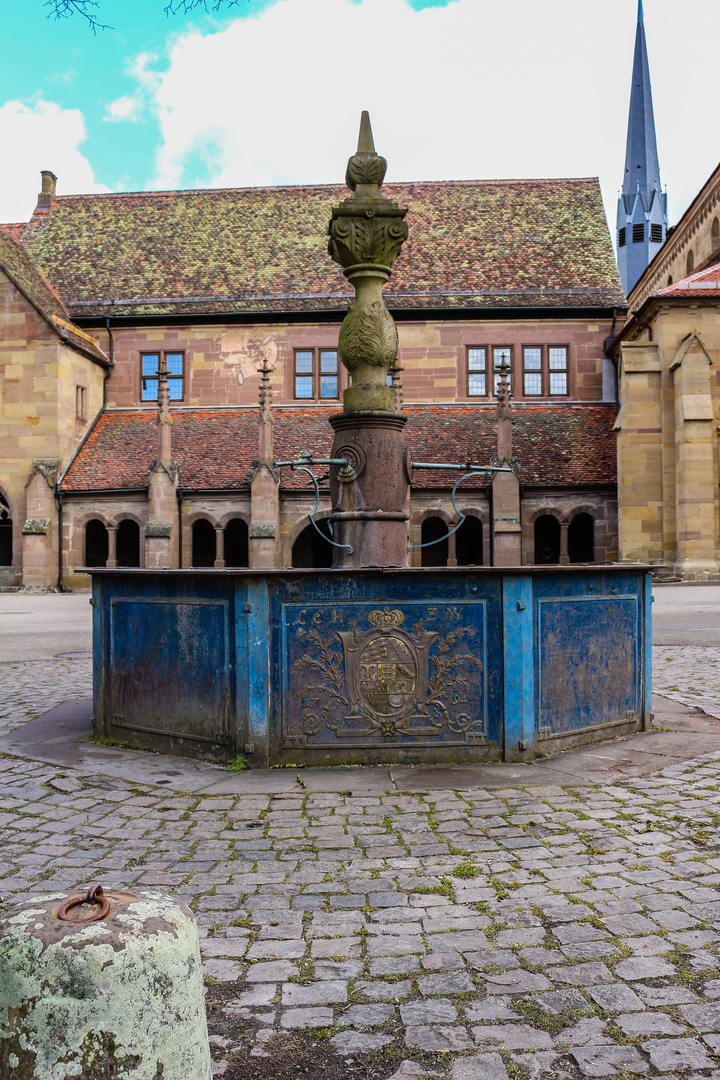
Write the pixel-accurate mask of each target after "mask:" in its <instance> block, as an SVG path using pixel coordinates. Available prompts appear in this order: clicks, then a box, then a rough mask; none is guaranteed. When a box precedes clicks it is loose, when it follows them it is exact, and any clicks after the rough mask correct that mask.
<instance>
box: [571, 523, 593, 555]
mask: <svg viewBox="0 0 720 1080" xmlns="http://www.w3.org/2000/svg"><path fill="white" fill-rule="evenodd" d="M568 557H569V559H570V562H571V563H577V562H594V561H595V521H594V520H593V517H592V515H591V514H576V515H575V517H574V518H573V519H572V521H571V522H570V527H569V528H568Z"/></svg>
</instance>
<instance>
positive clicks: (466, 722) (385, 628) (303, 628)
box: [291, 608, 484, 741]
mask: <svg viewBox="0 0 720 1080" xmlns="http://www.w3.org/2000/svg"><path fill="white" fill-rule="evenodd" d="M436 610H437V609H433V608H430V609H429V611H428V612H427V615H428V616H429V617H430V618H431V619H433V617H434V616H435V615H436ZM447 616H448V621H449V622H451V623H453V624H454V623H455V622H456V620H458V619H459V617H460V611H459V610H458V609H457V608H454V609H448V610H447ZM327 618H328V620H329V622H330V627H328V632H327V633H323V632H322V630H321V629H320V627H321V625H322V624H323V622H324V617H323V613H322V612H319V611H318V612H317V613H315V614H314V615H313V616H312V619H311V622H310V623H305V624H300V625H299V621H298V622H295V624H294V629H295V633H296V634H297V635H298V636H300V637H302V638H303V639H304V654H303V655H302V656H301V657H300V658H299V659H297V660H296V661H295V663H294V664H293V665H292V668H291V673H292V676H295V677H296V678H295V679H293V680H292V685H293V687H294V686H296V685H297V684H298V683H299V686H298V688H297V689H295V691H294V695H293V696H294V698H295V700H296V701H297V702H298V704H299V706H300V716H299V717H298V716H297V714H296V721H299V723H297V722H296V724H295V725H293V726H294V727H295V730H296V731H298V734H299V730H298V729H301V730H302V733H303V734H304V735H305V736H306V737H309V738H311V739H312V737H314V736H317V735H318V734H319V733H320V732H321V731H322V729H326V730H327V731H329V732H332V733H333V734H334V736H335V737H336V738H343V737H359V736H364V737H368V736H375V737H377V736H380V737H381V739H382V738H385V739H387V738H391V737H393V736H422V737H427V736H441V735H442V733H443V732H451V733H453V734H455V735H460V736H463V737H468V736H471V737H472V738H473V741H477V740H478V738H480V739H483V738H484V730H483V715H482V713H483V710H482V707H481V702H482V692H481V691H480V686H481V682H482V678H483V663H482V660H481V659H480V657H479V656H478V655H475V653H474V652H473V650H472V647H471V642H472V639H473V638H474V637H475V636H476V634H477V627H475V626H472V625H468V626H457V625H452V626H451V628H450V629H448V630H447V631H446V632H445V633H443V632H442V631H440V630H435V629H433V630H426V629H425V627H424V625H423V621H422V620H418V621H417V622H416V623H415V624H414V625H413V626H412V628H411V629H410V630H407V629H403V623H404V622H405V615H404V614H403V612H402V611H400V610H398V609H397V608H392V609H390V608H383V609H378V610H375V611H371V612H370V613H369V615H368V616H367V621H368V622H369V624H370V628H369V629H364V628H360V627H359V626H358V622H357V620H356V619H351V618H348V620H347V622H346V623H345V625H346V626H348V627H349V629H347V630H332V624H333V623H335V622H336V621H340V618H339V617H338V613H337V612H336V610H335V609H333V611H332V612H331V613H330V614H329V616H327ZM323 628H324V627H323ZM478 651H479V650H478ZM296 655H297V654H296ZM293 712H295V709H293Z"/></svg>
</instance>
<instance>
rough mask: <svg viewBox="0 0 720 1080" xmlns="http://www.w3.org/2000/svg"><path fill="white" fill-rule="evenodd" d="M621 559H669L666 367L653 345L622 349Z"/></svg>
mask: <svg viewBox="0 0 720 1080" xmlns="http://www.w3.org/2000/svg"><path fill="white" fill-rule="evenodd" d="M619 366H620V412H619V414H618V417H617V420H616V421H615V430H616V431H617V433H618V437H617V461H618V557H619V559H620V561H621V562H623V561H628V560H629V561H633V562H651V563H659V562H662V561H663V558H664V545H663V531H664V530H665V529H666V527H667V523H666V522H665V521H664V513H663V448H662V387H661V361H660V353H659V351H658V346H657V345H656V344H655V343H653V342H644V343H642V344H635V343H630V344H624V345H622V346H621V349H620V358H619Z"/></svg>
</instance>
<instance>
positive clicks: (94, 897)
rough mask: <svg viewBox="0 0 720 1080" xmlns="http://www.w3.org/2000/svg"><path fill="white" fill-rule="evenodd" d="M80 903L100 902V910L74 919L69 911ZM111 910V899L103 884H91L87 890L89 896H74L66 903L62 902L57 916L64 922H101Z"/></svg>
mask: <svg viewBox="0 0 720 1080" xmlns="http://www.w3.org/2000/svg"><path fill="white" fill-rule="evenodd" d="M79 904H99V905H100V910H99V911H95V912H93V914H92V915H90V916H88V918H86V919H74V918H73V917H72V915H70V914H68V913H69V911H70V909H71V908H74V907H78V905H79ZM109 910H110V901H109V900H108V898H107V896H105V894H104V892H103V887H102V885H91V886H90V888H89V889H88V891H87V896H73V897H72V898H71V899H70V900H66V901H65V903H64V904H61V905H60V907H59V908H58V913H57V917H58V919H60V920H62V922H73V923H86V922H99V921H100V919H104V918H105V916H106V915H107V913H108V911H109Z"/></svg>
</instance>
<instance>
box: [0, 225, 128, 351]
mask: <svg viewBox="0 0 720 1080" xmlns="http://www.w3.org/2000/svg"><path fill="white" fill-rule="evenodd" d="M0 270H3V271H4V272H5V273H6V274H7V276H8V277H9V278H10V280H11V281H12V282H13V284H14V285H15V286H16V287H17V288H18V289H19V290H20V292H21V293H22V294H23V295H24V296H25V297H26V298H27V299H28V300H29V301H30V303H31V304H32V305H33V307H34V308H35V309H36V310H37V311H38V312H39V313H40V314H41V315H42V317H43V318H44V319H46V320H47V322H48V323H49V324H50V325H51V326H52V328H53V330H55V332H56V333H57V334H58V335H59V336H60V337H61V338H62V340H63V341H65V342H67V344H68V345H72V346H74V347H75V348H76V349H80V351H81V352H84V353H87V355H89V356H92V357H93V359H95V360H101V361H103V362H104V363H107V357H106V356H105V353H104V352H103V351H102V350H101V349H100V348H99V347H98V345H97V344H96V342H95V341H94V339H93V338H91V337H90V336H89V334H86V333H85V332H84V330H81V329H80V328H79V327H77V326H74V325H73V324H72V323H71V322H70V321H69V320H70V316H69V315H68V313H67V311H66V310H65V308H64V306H63V303H62V301H61V300H60V297H59V296H58V295H57V293H56V292H55V290H54V289H53V288H52V286H51V285H50V284H49V283H48V282H47V281H46V280H45V278H44V277H43V275H42V274H41V272H40V271H39V270H38V268H37V266H36V265H35V263H34V262H33V260H32V259H31V257H30V255H29V254H28V252H27V251H26V250H25V248H24V247H23V246H22V244H19V243H18V242H17V241H16V240H13V238H12V236H11V235H10V234H9V233H8V232H7V231H5V230H3V229H0Z"/></svg>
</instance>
